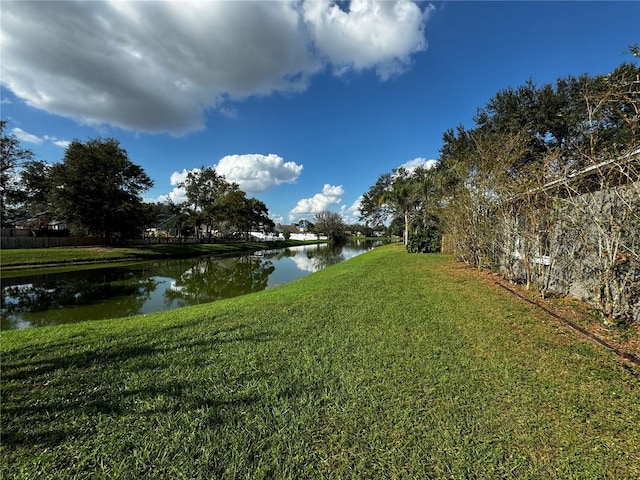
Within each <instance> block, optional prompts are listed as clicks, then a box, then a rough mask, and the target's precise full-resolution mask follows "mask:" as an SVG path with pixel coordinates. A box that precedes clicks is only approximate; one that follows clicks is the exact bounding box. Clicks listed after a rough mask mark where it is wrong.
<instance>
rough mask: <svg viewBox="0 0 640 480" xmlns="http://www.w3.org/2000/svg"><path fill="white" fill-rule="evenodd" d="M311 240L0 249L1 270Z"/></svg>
mask: <svg viewBox="0 0 640 480" xmlns="http://www.w3.org/2000/svg"><path fill="white" fill-rule="evenodd" d="M306 243H313V242H301V241H296V240H287V241H281V242H238V243H211V244H150V245H143V246H139V247H73V248H28V249H26V248H25V249H8V250H2V251H1V252H0V264H1V265H2V268H3V270H12V269H18V268H25V267H43V266H52V265H57V266H60V265H70V264H83V263H99V262H113V261H123V262H126V261H137V260H153V259H157V258H167V257H192V256H198V255H211V254H225V253H234V252H243V251H254V250H261V249H269V248H284V247H289V246H295V245H303V244H306Z"/></svg>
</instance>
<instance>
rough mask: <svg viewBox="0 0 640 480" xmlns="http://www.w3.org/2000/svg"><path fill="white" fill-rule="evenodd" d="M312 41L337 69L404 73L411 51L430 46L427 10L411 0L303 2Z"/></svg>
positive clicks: (430, 8) (383, 74) (387, 74)
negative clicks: (345, 3)
mask: <svg viewBox="0 0 640 480" xmlns="http://www.w3.org/2000/svg"><path fill="white" fill-rule="evenodd" d="M303 10H304V19H305V21H306V22H308V23H309V24H310V27H311V30H312V31H313V35H312V37H313V44H314V45H315V47H316V48H317V49H318V51H319V53H320V54H321V55H323V56H325V57H326V58H327V59H328V60H329V62H330V63H331V64H332V65H333V67H334V69H335V71H336V72H337V73H343V72H345V71H347V70H349V69H354V70H356V71H360V70H364V69H368V68H373V69H375V70H376V72H377V74H378V76H379V77H380V78H381V79H382V80H386V79H388V78H389V77H390V76H392V75H394V74H398V73H401V72H402V71H403V70H404V69H405V68H406V67H407V66H408V65H409V64H410V61H411V60H410V58H411V54H412V53H415V52H418V51H421V50H425V49H426V48H427V43H426V41H425V38H424V24H425V22H426V19H427V17H428V15H429V14H430V13H431V12H432V11H433V10H434V7H433V6H432V5H429V6H428V7H427V9H426V10H425V11H424V12H423V11H422V10H421V9H420V7H419V6H418V5H417V4H416V3H414V2H412V1H396V2H390V1H386V2H385V1H373V0H352V1H351V4H350V5H349V10H348V11H345V10H343V9H341V8H340V6H339V5H337V4H334V3H328V2H316V1H310V2H305V3H304V4H303Z"/></svg>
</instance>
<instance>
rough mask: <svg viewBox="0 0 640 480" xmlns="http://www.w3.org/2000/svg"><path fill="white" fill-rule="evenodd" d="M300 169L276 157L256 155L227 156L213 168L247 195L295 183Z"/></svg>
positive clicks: (272, 155) (293, 163)
mask: <svg viewBox="0 0 640 480" xmlns="http://www.w3.org/2000/svg"><path fill="white" fill-rule="evenodd" d="M302 168H303V166H302V165H298V164H296V163H295V162H285V161H284V160H283V159H282V157H280V156H278V155H275V154H269V155H261V154H258V153H252V154H247V155H227V156H226V157H223V158H221V159H220V161H219V162H218V164H217V165H216V166H215V169H216V172H218V173H219V174H220V175H223V176H224V177H225V178H226V179H227V181H229V182H235V183H237V184H238V185H240V188H241V189H242V190H244V191H245V192H247V193H260V192H266V191H267V190H270V189H271V188H273V187H275V186H277V185H280V184H282V183H295V181H296V180H297V179H298V177H299V176H300V174H301V173H302Z"/></svg>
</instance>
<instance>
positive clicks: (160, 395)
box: [1, 325, 295, 451]
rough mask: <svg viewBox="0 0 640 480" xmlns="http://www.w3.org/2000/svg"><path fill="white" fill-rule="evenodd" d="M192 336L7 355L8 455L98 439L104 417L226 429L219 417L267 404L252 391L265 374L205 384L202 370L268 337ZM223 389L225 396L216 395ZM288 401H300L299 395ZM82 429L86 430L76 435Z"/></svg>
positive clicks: (233, 330) (227, 331) (172, 334)
mask: <svg viewBox="0 0 640 480" xmlns="http://www.w3.org/2000/svg"><path fill="white" fill-rule="evenodd" d="M181 327H183V326H181ZM188 330H189V329H185V328H177V327H173V326H172V327H168V328H167V329H166V330H165V332H164V333H158V332H156V335H155V336H154V337H152V338H150V337H149V336H147V335H137V336H135V337H127V338H126V344H125V345H126V346H125V345H121V344H119V343H120V341H122V340H118V339H115V340H114V339H109V340H107V341H109V342H110V343H108V344H106V345H103V346H102V347H100V346H97V347H93V348H85V349H84V350H82V351H77V350H78V348H82V347H83V345H78V344H76V345H75V353H74V352H73V351H69V348H67V347H69V346H70V345H68V344H58V345H52V346H48V347H45V348H44V349H43V348H38V347H33V348H24V349H20V350H19V353H18V354H17V355H13V354H12V355H9V358H7V356H6V355H5V358H3V372H2V384H3V385H2V392H1V394H2V431H1V432H2V443H3V445H4V448H6V449H8V450H9V451H10V450H11V448H12V447H19V446H20V447H26V448H30V447H33V446H34V445H42V446H46V447H54V446H57V445H61V444H63V443H65V442H66V441H68V439H70V438H74V437H76V438H77V437H82V436H86V435H91V432H92V430H94V429H95V428H97V425H98V424H99V423H100V422H101V421H103V420H104V418H105V416H106V417H111V418H113V417H122V418H123V420H124V421H127V420H125V419H128V420H129V421H130V420H131V416H132V415H133V416H135V417H137V418H138V417H144V416H156V415H166V414H175V413H179V412H186V411H192V410H196V409H202V408H206V409H209V410H211V411H212V414H213V415H214V418H216V419H217V420H216V421H219V422H222V421H224V420H223V417H220V416H218V415H217V414H216V413H215V412H217V411H219V410H221V409H224V408H227V407H232V408H233V409H236V408H242V407H245V408H247V407H250V406H251V405H253V404H255V403H257V402H260V401H261V397H260V395H259V394H257V393H254V392H253V391H252V389H251V388H247V386H248V385H250V384H251V385H255V384H256V383H258V384H263V383H266V382H268V380H269V379H268V375H267V374H266V373H265V372H261V371H252V372H240V374H237V373H236V374H235V375H225V374H224V373H225V372H224V371H218V372H216V375H215V376H213V377H209V378H208V379H206V381H203V377H202V376H201V375H199V374H198V367H199V366H198V364H197V362H198V359H199V358H202V356H203V355H204V356H211V357H213V355H214V354H215V353H216V352H217V351H218V350H220V348H222V346H224V345H229V344H234V343H242V344H249V345H255V344H257V343H261V342H267V341H269V340H270V339H271V334H270V333H269V332H252V331H248V330H247V327H246V326H245V325H236V326H232V327H229V328H222V329H216V330H214V331H211V332H206V334H202V332H201V331H200V333H198V332H197V331H195V332H189V331H188ZM167 332H168V333H169V334H167ZM87 347H88V345H87ZM231 348H233V347H231ZM182 368H184V370H185V371H186V372H187V373H185V375H184V376H183V377H180V378H171V379H170V378H167V375H166V374H165V370H166V369H176V370H177V371H180V370H181V369H182ZM123 379H125V382H123V381H122V380H123ZM131 379H134V380H135V382H137V383H138V386H134V383H132V385H131V386H130V387H128V386H127V385H126V380H131ZM207 382H208V383H209V384H207ZM220 386H223V387H224V388H221V389H220V388H219V389H216V388H209V387H220ZM211 392H224V394H221V393H211ZM285 393H286V394H287V395H289V394H295V392H294V391H293V390H292V391H290V392H285ZM79 422H80V423H83V425H81V427H78V428H76V425H78V423H79Z"/></svg>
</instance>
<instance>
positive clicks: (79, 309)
mask: <svg viewBox="0 0 640 480" xmlns="http://www.w3.org/2000/svg"><path fill="white" fill-rule="evenodd" d="M377 244H379V242H377V243H374V242H371V241H361V242H355V241H354V242H350V243H348V244H346V245H344V246H333V245H328V244H317V245H304V246H299V247H290V248H284V249H278V250H264V251H257V252H254V253H252V254H243V255H237V256H225V257H220V256H205V257H197V258H189V259H173V260H158V261H152V262H142V263H136V264H134V265H127V266H116V267H103V268H95V269H91V270H81V271H71V272H62V273H53V274H41V275H38V274H35V275H29V276H20V277H14V278H8V279H3V280H2V302H1V304H0V312H1V314H2V320H1V323H0V329H2V330H11V329H24V328H33V327H42V326H47V325H59V324H63V323H75V322H82V321H85V320H102V319H108V318H118V317H127V316H132V315H138V314H142V313H152V312H158V311H163V310H171V309H175V308H180V307H184V306H187V305H196V304H199V303H206V302H213V301H216V300H220V299H223V298H230V297H235V296H238V295H244V294H247V293H252V292H258V291H261V290H265V289H267V288H271V287H275V286H276V285H281V284H283V283H288V282H291V281H293V280H296V279H298V278H301V277H303V276H305V275H308V274H310V273H312V272H315V271H318V270H321V269H323V268H325V267H327V266H329V265H333V264H335V263H339V262H341V261H344V260H347V259H349V258H352V257H354V256H356V255H358V254H360V253H363V252H365V251H367V250H369V249H371V248H373V247H374V246H377Z"/></svg>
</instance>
